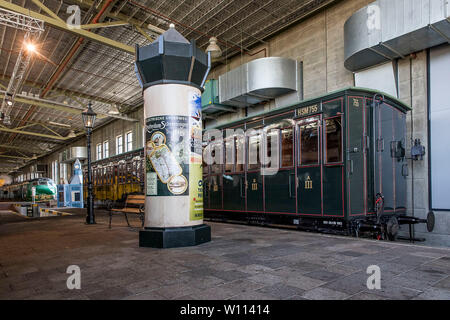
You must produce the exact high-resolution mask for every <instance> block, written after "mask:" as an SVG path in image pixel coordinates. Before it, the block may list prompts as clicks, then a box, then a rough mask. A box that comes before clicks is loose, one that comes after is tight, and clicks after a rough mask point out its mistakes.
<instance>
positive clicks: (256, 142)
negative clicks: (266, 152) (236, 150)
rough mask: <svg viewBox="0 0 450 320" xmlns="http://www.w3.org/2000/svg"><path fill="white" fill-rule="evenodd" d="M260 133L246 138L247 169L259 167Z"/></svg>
mask: <svg viewBox="0 0 450 320" xmlns="http://www.w3.org/2000/svg"><path fill="white" fill-rule="evenodd" d="M260 148H261V135H260V134H259V133H258V134H257V135H253V136H250V137H249V138H248V170H255V169H259V167H260V164H261V159H260V158H259V156H260V151H259V150H260Z"/></svg>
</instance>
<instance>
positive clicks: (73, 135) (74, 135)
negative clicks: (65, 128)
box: [67, 130, 77, 138]
mask: <svg viewBox="0 0 450 320" xmlns="http://www.w3.org/2000/svg"><path fill="white" fill-rule="evenodd" d="M76 137H77V135H76V134H75V131H73V130H70V132H69V134H68V135H67V138H76Z"/></svg>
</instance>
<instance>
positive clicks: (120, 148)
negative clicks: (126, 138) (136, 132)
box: [116, 135, 123, 154]
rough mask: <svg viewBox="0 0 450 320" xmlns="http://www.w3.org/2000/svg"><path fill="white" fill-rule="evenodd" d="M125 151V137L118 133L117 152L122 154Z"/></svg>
mask: <svg viewBox="0 0 450 320" xmlns="http://www.w3.org/2000/svg"><path fill="white" fill-rule="evenodd" d="M122 152H123V137H122V135H118V136H117V137H116V154H121V153H122Z"/></svg>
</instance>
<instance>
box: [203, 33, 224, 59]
mask: <svg viewBox="0 0 450 320" xmlns="http://www.w3.org/2000/svg"><path fill="white" fill-rule="evenodd" d="M205 51H206V53H208V52H211V58H213V59H217V58H220V57H221V56H222V50H221V49H220V47H219V46H218V45H217V38H216V37H211V38H209V46H208V47H207V48H206V50H205Z"/></svg>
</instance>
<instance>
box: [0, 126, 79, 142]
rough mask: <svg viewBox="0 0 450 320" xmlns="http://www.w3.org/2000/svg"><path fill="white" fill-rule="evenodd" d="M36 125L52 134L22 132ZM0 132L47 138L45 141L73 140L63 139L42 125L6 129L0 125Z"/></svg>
mask: <svg viewBox="0 0 450 320" xmlns="http://www.w3.org/2000/svg"><path fill="white" fill-rule="evenodd" d="M37 125H39V126H41V127H43V128H45V129H48V130H49V131H50V132H52V133H53V134H45V133H40V132H33V131H26V130H23V129H26V128H30V127H32V126H37ZM0 131H3V132H8V133H15V134H25V135H30V136H36V137H42V138H47V139H55V140H69V139H73V137H68V136H67V137H63V136H61V135H60V134H59V133H57V132H56V131H54V130H51V129H49V128H48V127H47V126H45V125H43V124H28V125H25V126H20V127H16V128H7V127H5V126H4V125H2V124H0ZM82 134H84V132H82V133H80V134H79V135H82Z"/></svg>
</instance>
